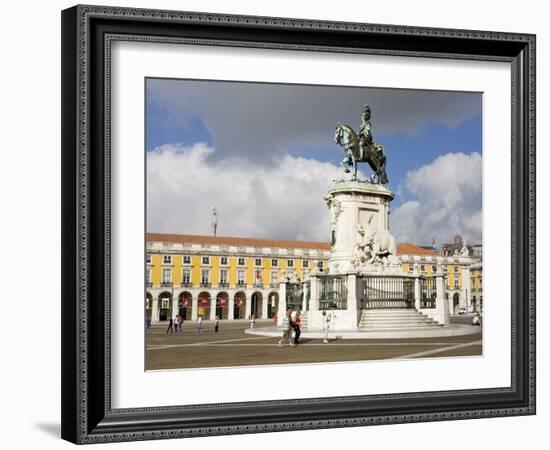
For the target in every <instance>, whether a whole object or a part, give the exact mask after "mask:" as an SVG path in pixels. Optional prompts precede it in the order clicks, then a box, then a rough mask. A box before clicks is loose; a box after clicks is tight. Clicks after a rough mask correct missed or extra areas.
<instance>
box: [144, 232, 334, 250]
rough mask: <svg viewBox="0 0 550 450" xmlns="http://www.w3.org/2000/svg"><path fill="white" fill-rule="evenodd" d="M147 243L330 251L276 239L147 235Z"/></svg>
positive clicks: (319, 245) (319, 244) (321, 246)
mask: <svg viewBox="0 0 550 450" xmlns="http://www.w3.org/2000/svg"><path fill="white" fill-rule="evenodd" d="M147 240H148V241H157V242H175V243H181V244H183V243H185V244H210V245H237V246H247V247H271V248H303V249H312V250H330V244H329V243H328V242H305V241H287V240H278V239H255V238H242V237H229V236H197V235H192V234H164V233H147Z"/></svg>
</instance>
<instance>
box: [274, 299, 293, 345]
mask: <svg viewBox="0 0 550 450" xmlns="http://www.w3.org/2000/svg"><path fill="white" fill-rule="evenodd" d="M291 315H292V309H290V308H288V309H287V311H286V314H285V316H284V317H283V320H282V325H283V336H282V337H281V339H280V340H279V344H278V345H279V347H282V346H283V344H284V342H285V340H287V339H288V345H289V347H296V344H294V343H293V342H292V337H291V334H292V326H291V324H290V322H291Z"/></svg>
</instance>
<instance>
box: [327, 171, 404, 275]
mask: <svg viewBox="0 0 550 450" xmlns="http://www.w3.org/2000/svg"><path fill="white" fill-rule="evenodd" d="M393 197H394V196H393V193H392V191H390V190H389V189H388V188H387V187H385V186H382V185H379V184H373V183H368V182H361V181H338V182H336V183H335V184H334V187H333V188H332V189H331V190H330V191H328V192H327V193H326V194H325V196H324V199H325V201H326V202H327V205H328V207H329V211H330V219H331V242H332V249H331V255H330V259H329V263H328V269H329V273H331V274H337V273H349V272H355V271H358V268H357V266H355V265H354V261H355V259H356V257H355V256H356V255H355V247H356V243H357V239H358V229H359V227H362V229H363V230H364V232H365V235H366V236H371V235H372V234H373V233H374V232H376V235H377V236H378V237H380V236H383V235H384V233H388V232H389V210H390V202H391V201H392V200H393ZM381 270H383V268H382V266H378V267H370V268H369V271H381Z"/></svg>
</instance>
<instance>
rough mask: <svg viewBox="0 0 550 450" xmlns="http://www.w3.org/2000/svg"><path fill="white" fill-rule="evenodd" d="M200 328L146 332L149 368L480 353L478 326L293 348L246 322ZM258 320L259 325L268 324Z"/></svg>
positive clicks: (161, 328)
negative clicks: (464, 331)
mask: <svg viewBox="0 0 550 450" xmlns="http://www.w3.org/2000/svg"><path fill="white" fill-rule="evenodd" d="M204 325H205V326H204V331H202V332H201V333H197V332H196V328H195V324H194V323H192V322H186V323H185V324H184V329H183V332H182V333H168V334H167V333H166V332H165V331H166V325H154V326H153V327H151V328H150V329H148V330H147V331H146V368H147V369H148V370H166V369H185V368H208V367H231V366H256V365H278V364H300V363H302V364H304V363H321V362H344V361H367V360H380V359H400V358H441V357H451V356H481V355H482V346H481V330H480V329H479V327H476V332H475V333H474V334H468V335H463V336H449V337H446V336H444V337H434V338H414V339H345V338H342V339H331V340H330V341H329V343H328V344H324V343H323V341H322V339H319V338H313V337H312V338H308V337H306V338H304V339H303V340H302V342H301V344H299V345H297V346H296V347H294V348H291V347H289V346H288V345H285V346H284V347H283V348H279V347H278V346H277V342H278V340H279V337H273V336H258V335H252V334H249V333H245V330H248V329H249V327H248V323H246V322H244V321H243V322H233V323H223V322H222V323H221V325H220V331H219V332H218V333H215V332H214V327H213V324H210V323H208V322H206V323H205V324H204ZM272 326H273V324H272V322H267V321H266V322H259V323H257V325H256V327H257V328H262V327H272Z"/></svg>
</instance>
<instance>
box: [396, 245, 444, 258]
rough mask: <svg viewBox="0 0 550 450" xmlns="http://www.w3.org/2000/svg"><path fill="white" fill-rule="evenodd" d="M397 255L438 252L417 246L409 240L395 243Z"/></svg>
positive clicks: (436, 254) (427, 254) (425, 254)
mask: <svg viewBox="0 0 550 450" xmlns="http://www.w3.org/2000/svg"><path fill="white" fill-rule="evenodd" d="M397 254H398V255H422V256H439V254H438V253H436V252H434V251H432V250H428V249H426V248H422V247H418V246H417V245H414V244H411V243H409V242H404V243H402V244H397Z"/></svg>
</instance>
